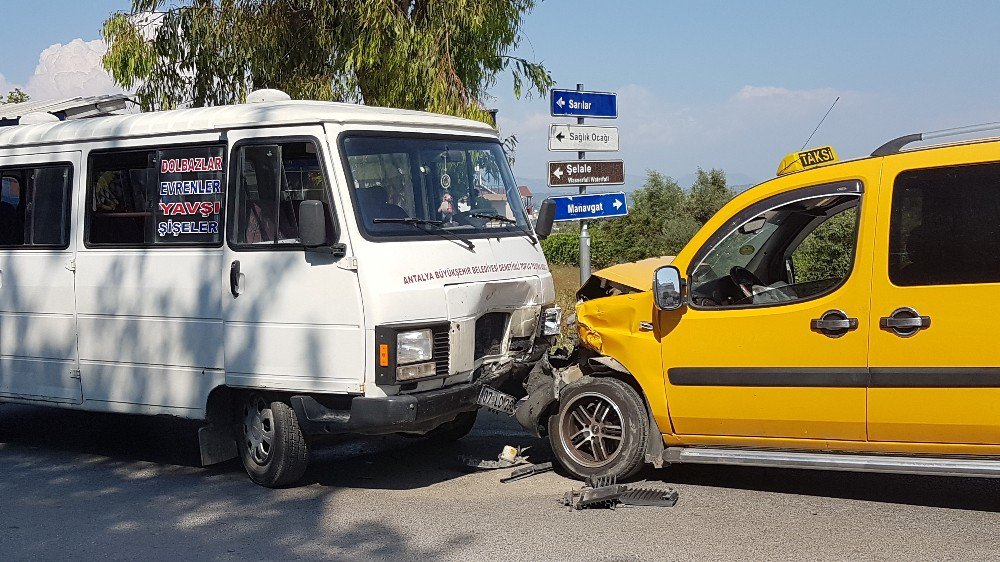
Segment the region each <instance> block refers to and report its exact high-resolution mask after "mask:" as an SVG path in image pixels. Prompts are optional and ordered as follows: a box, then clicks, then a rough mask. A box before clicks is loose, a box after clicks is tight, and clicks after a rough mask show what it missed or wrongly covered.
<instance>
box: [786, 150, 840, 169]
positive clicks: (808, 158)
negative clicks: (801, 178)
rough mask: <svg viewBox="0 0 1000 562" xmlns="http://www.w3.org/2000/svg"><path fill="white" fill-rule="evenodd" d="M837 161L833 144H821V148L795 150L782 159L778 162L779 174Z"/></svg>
mask: <svg viewBox="0 0 1000 562" xmlns="http://www.w3.org/2000/svg"><path fill="white" fill-rule="evenodd" d="M836 161H837V153H836V152H834V150H833V147H832V146H821V147H819V148H810V149H809V150H803V151H802V152H793V153H791V154H789V155H788V156H785V157H784V159H782V160H781V164H778V174H777V175H779V176H783V175H785V174H790V173H792V172H799V171H802V170H805V169H806V168H812V167H813V166H819V165H820V164H829V163H831V162H836Z"/></svg>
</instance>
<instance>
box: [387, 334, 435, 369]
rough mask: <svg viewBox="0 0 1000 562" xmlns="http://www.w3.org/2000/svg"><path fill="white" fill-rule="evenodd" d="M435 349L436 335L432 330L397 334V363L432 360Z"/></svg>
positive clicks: (405, 363) (404, 363)
mask: <svg viewBox="0 0 1000 562" xmlns="http://www.w3.org/2000/svg"><path fill="white" fill-rule="evenodd" d="M433 349H434V335H433V334H432V333H431V331H430V330H413V331H410V332H399V333H398V334H396V363H397V364H399V365H407V364H409V363H418V362H420V361H430V360H431V355H432V352H433Z"/></svg>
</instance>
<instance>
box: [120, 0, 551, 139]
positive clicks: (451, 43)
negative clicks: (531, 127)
mask: <svg viewBox="0 0 1000 562" xmlns="http://www.w3.org/2000/svg"><path fill="white" fill-rule="evenodd" d="M534 3H535V2H534V0H353V1H351V0H186V1H183V2H179V5H178V4H177V3H172V4H171V5H170V7H169V8H165V9H164V6H165V5H166V4H167V2H166V1H165V0H132V9H131V12H130V13H117V14H114V15H112V16H111V17H110V18H109V19H108V20H107V21H106V22H105V23H104V30H103V34H104V38H105V40H106V41H107V42H108V44H109V49H108V52H107V54H106V55H105V57H104V60H103V63H104V67H105V68H106V69H107V70H108V71H109V72H110V74H111V76H112V77H113V78H114V79H115V80H116V81H117V82H118V83H119V84H120V85H121V86H122V87H124V88H126V89H132V88H135V91H136V97H137V99H138V101H139V103H140V104H141V105H142V106H143V107H144V108H146V109H156V108H170V107H176V106H178V105H182V104H189V105H193V106H205V105H217V104H226V103H239V102H242V101H243V100H244V99H245V98H246V94H247V93H248V92H249V91H251V90H252V89H256V88H278V89H282V90H285V91H286V92H288V93H289V94H290V95H291V96H292V97H294V98H302V99H320V100H337V101H353V102H363V103H365V104H368V105H379V106H387V107H399V108H408V109H419V110H427V111H433V112H437V113H444V114H451V115H460V116H466V117H472V118H476V119H479V120H482V121H487V122H489V120H490V117H489V114H488V113H487V112H486V111H485V110H484V102H485V101H486V99H487V96H488V94H487V92H488V90H489V88H491V87H492V86H493V85H495V83H496V78H497V76H498V75H499V74H500V73H501V72H508V71H509V72H511V73H512V74H513V82H514V93H515V95H517V96H521V95H522V93H524V92H525V91H527V92H528V93H530V92H531V91H532V90H538V91H539V92H541V91H544V90H545V89H546V88H548V87H549V86H551V85H552V83H553V81H552V78H551V76H550V75H549V73H548V71H547V70H546V69H545V68H544V67H543V66H542V65H541V64H538V63H535V62H532V61H529V60H527V59H524V58H520V57H516V56H513V55H512V51H513V50H514V49H515V47H516V46H517V45H518V43H519V41H520V40H521V35H520V29H521V24H522V18H523V17H524V15H525V14H526V13H528V12H530V10H531V9H532V8H533V7H534Z"/></svg>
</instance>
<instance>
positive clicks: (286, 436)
mask: <svg viewBox="0 0 1000 562" xmlns="http://www.w3.org/2000/svg"><path fill="white" fill-rule="evenodd" d="M258 400H260V402H258ZM255 404H258V405H263V406H266V408H267V409H268V410H270V420H271V423H273V439H272V444H271V446H270V448H269V451H268V454H267V457H266V459H265V460H264V461H263V462H260V460H258V459H256V458H254V455H253V453H252V447H250V441H249V440H248V438H247V429H246V427H247V426H246V424H245V423H243V419H245V417H246V415H247V413H248V409H249V408H255V407H256V406H255ZM240 411H241V414H242V415H243V418H241V421H240V429H239V435H240V441H239V449H240V458H241V459H242V460H243V467H244V468H245V469H246V471H247V474H248V475H250V479H251V480H253V481H254V482H256V483H258V484H260V485H261V486H264V487H266V488H281V487H284V486H288V485H290V484H294V483H296V482H298V481H299V480H300V479H301V478H302V475H303V474H305V472H306V468H308V466H309V444H308V443H307V442H306V438H305V435H303V434H302V429H301V428H300V427H299V420H298V418H297V417H296V416H295V412H294V411H293V410H292V408H291V406H289V405H288V404H286V403H284V402H281V401H278V400H270V399H268V398H265V397H263V396H262V395H260V394H248V395H247V396H246V398H245V399H244V401H243V408H241V410H240Z"/></svg>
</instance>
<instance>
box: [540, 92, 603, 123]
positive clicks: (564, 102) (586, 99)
mask: <svg viewBox="0 0 1000 562" xmlns="http://www.w3.org/2000/svg"><path fill="white" fill-rule="evenodd" d="M549 102H550V103H551V112H552V116H553V117H597V118H603V119H616V118H617V117H618V95H617V94H612V93H609V92H578V91H576V90H551V91H550V98H549Z"/></svg>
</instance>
